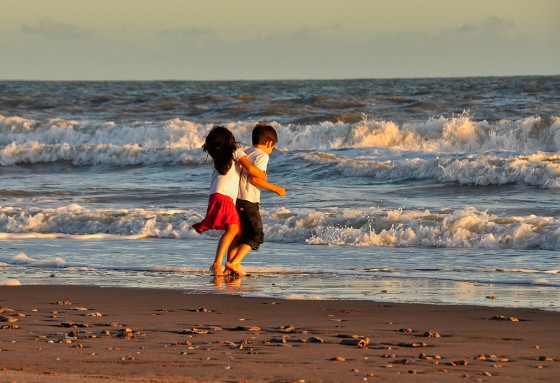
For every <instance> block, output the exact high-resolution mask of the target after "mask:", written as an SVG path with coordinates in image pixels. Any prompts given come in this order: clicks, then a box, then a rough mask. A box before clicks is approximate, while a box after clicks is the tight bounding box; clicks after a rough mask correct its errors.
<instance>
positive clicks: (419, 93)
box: [0, 76, 560, 311]
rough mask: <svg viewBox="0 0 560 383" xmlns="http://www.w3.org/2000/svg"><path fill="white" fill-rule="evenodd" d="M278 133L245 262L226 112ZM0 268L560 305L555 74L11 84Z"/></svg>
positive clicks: (100, 280) (203, 285)
mask: <svg viewBox="0 0 560 383" xmlns="http://www.w3.org/2000/svg"><path fill="white" fill-rule="evenodd" d="M258 121H266V122H269V123H270V124H271V125H272V126H274V127H275V129H276V130H277V132H278V135H279V143H278V146H277V150H275V152H274V153H273V154H272V155H271V158H270V163H269V168H268V174H269V181H270V182H273V183H276V184H279V185H281V186H284V187H285V188H286V190H287V195H286V197H284V198H280V197H278V196H277V195H276V194H274V193H270V192H263V193H262V217H263V223H264V230H265V243H264V244H263V245H262V247H261V249H260V250H259V251H258V252H251V253H250V254H249V255H248V256H247V257H246V258H245V261H244V267H245V269H246V270H247V271H249V272H250V273H251V276H249V277H243V278H235V279H231V278H226V279H224V278H213V277H212V276H211V275H210V274H209V273H208V272H207V270H208V267H209V266H210V264H211V262H212V260H213V257H214V252H215V248H216V244H217V241H218V238H219V236H220V235H221V232H215V231H212V232H208V233H204V234H202V235H199V234H197V233H196V232H195V231H194V230H193V229H192V228H191V225H192V224H193V223H195V222H198V221H200V220H201V219H202V217H203V216H204V214H205V211H206V204H207V198H208V191H209V185H210V174H211V171H212V164H211V162H210V159H208V158H207V156H206V154H205V153H204V152H203V151H202V149H201V146H202V143H203V142H204V138H205V136H206V135H207V133H208V132H209V130H210V129H211V128H212V126H214V125H223V126H226V127H227V128H229V129H230V130H231V131H232V132H233V133H234V135H235V137H236V138H237V140H238V142H239V143H240V145H241V147H248V146H249V145H250V143H251V130H252V128H253V126H254V125H255V123H256V122H258ZM0 134H1V135H0V284H1V285H11V286H17V285H28V284H39V285H45V284H61V285H68V286H72V285H76V284H87V285H98V286H126V287H148V288H171V289H181V290H185V291H187V292H208V293H223V294H237V295H244V296H263V297H272V298H287V299H365V300H374V301H379V302H419V303H428V304H475V305H485V306H506V307H532V308H538V309H545V310H554V311H559V310H560V204H559V203H558V202H559V198H560V76H542V77H531V76H527V77H483V78H480V77H479V78H475V77H473V78H441V79H437V78H434V79H355V80H324V81H320V80H314V81H296V80H293V81H219V82H218V81H215V82H213V81H152V82H38V81H29V82H26V81H21V82H20V81H1V82H0Z"/></svg>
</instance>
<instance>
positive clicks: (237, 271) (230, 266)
mask: <svg viewBox="0 0 560 383" xmlns="http://www.w3.org/2000/svg"><path fill="white" fill-rule="evenodd" d="M226 269H229V270H231V271H232V272H234V273H235V274H237V275H241V276H243V275H247V273H246V272H244V271H243V270H242V269H241V265H240V264H239V263H233V262H226Z"/></svg>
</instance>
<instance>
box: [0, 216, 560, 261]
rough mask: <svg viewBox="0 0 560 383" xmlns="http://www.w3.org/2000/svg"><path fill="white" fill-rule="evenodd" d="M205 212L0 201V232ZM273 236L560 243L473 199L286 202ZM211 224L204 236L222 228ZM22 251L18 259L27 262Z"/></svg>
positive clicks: (178, 225)
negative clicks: (453, 205)
mask: <svg viewBox="0 0 560 383" xmlns="http://www.w3.org/2000/svg"><path fill="white" fill-rule="evenodd" d="M201 213H202V212H195V211H192V212H187V211H182V210H164V209H163V210H146V209H130V210H126V209H118V210H108V209H105V210H93V209H87V208H82V207H78V206H76V205H70V206H68V207H60V208H56V209H41V208H36V207H32V208H13V207H9V208H3V207H0V239H27V238H69V239H87V240H92V239H130V240H135V239H141V238H149V237H153V238H171V239H195V238H199V237H200V236H199V235H198V234H196V233H195V232H194V230H193V229H192V227H191V224H192V223H194V222H196V221H198V220H199V219H200V217H201ZM262 216H263V223H264V229H265V235H266V238H267V241H270V242H285V243H288V242H303V241H305V242H307V243H309V244H320V245H352V246H406V247H410V246H419V247H448V248H484V249H503V248H515V249H547V250H558V249H560V221H559V220H558V218H555V217H547V216H537V215H528V216H499V215H496V214H492V213H491V212H489V211H479V210H477V209H476V208H474V207H467V208H464V209H458V210H451V209H448V210H444V211H439V212H431V211H429V210H414V209H412V210H405V209H396V210H384V209H380V208H369V209H367V208H366V209H364V208H361V209H341V208H334V207H325V208H322V209H320V210H316V209H298V211H297V212H292V211H290V210H289V209H287V208H286V207H282V208H279V209H277V210H276V211H270V212H268V211H263V214H262ZM217 235H219V232H209V233H208V234H204V236H217ZM30 261H32V260H31V259H30V258H29V257H27V255H25V254H23V253H22V254H20V255H18V256H16V257H15V258H14V262H21V263H29V262H30Z"/></svg>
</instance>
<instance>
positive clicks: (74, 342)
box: [0, 286, 560, 383]
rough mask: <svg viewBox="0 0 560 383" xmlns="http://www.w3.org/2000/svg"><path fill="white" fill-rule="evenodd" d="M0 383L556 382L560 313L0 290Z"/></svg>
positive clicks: (148, 292)
mask: <svg viewBox="0 0 560 383" xmlns="http://www.w3.org/2000/svg"><path fill="white" fill-rule="evenodd" d="M0 306H1V308H0V381H1V382H47V383H48V382H107V381H111V382H244V381H247V382H353V381H354V382H362V381H373V382H465V381H466V382H470V381H472V382H553V381H558V380H557V378H558V376H559V375H560V335H559V328H560V313H558V312H544V311H539V310H533V309H509V308H489V307H474V306H438V305H420V304H392V303H391V304H387V303H383V304H380V303H376V302H370V301H334V300H333V301H286V300H277V299H267V298H242V297H237V296H231V295H208V294H189V293H184V292H182V291H177V290H156V289H130V288H100V287H88V286H15V287H6V286H4V287H0Z"/></svg>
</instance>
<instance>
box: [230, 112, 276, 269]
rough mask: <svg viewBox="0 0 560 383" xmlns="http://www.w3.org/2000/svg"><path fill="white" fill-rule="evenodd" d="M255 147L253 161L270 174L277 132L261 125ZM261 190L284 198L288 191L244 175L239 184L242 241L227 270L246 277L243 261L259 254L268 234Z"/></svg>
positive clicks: (254, 135) (249, 153)
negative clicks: (267, 169)
mask: <svg viewBox="0 0 560 383" xmlns="http://www.w3.org/2000/svg"><path fill="white" fill-rule="evenodd" d="M252 140H253V147H252V148H249V149H247V150H245V153H246V154H247V158H248V159H249V161H250V162H251V163H252V164H253V165H255V166H256V167H257V168H259V169H261V170H263V171H266V166H267V165H268V159H269V155H270V154H271V153H272V151H273V150H274V146H275V145H276V143H277V142H278V136H277V134H276V130H274V128H273V127H272V126H270V125H267V124H264V123H258V124H257V125H256V126H255V128H254V129H253V133H252ZM260 188H263V189H267V190H270V191H273V192H275V193H276V194H278V195H279V196H280V197H284V196H285V195H286V189H284V188H283V187H281V186H278V185H274V184H271V183H269V182H267V181H265V180H263V179H262V178H257V177H253V176H251V175H249V174H248V173H247V172H245V171H243V172H242V173H241V179H240V181H239V195H238V197H237V202H236V204H235V206H236V208H237V212H238V213H239V218H240V220H241V238H240V240H239V244H238V245H237V247H234V248H232V249H231V251H230V252H229V254H228V261H227V262H226V270H229V271H231V272H233V273H235V274H237V275H246V273H245V272H244V271H243V270H241V261H242V260H243V258H244V257H245V256H246V255H247V254H248V253H249V251H251V250H255V251H256V250H258V249H259V246H260V244H261V243H263V242H264V233H263V226H262V220H261V214H260V212H259V207H260V200H261V191H260Z"/></svg>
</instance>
